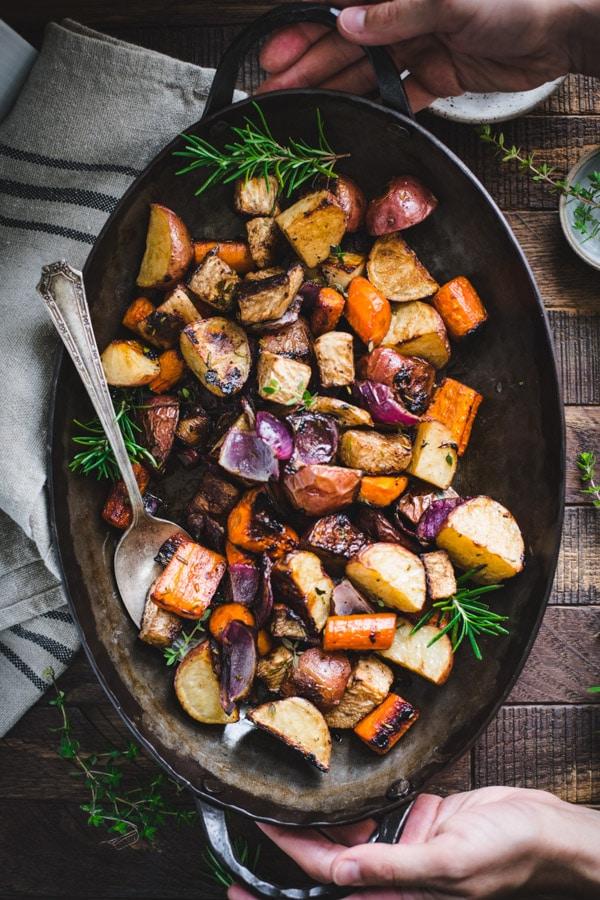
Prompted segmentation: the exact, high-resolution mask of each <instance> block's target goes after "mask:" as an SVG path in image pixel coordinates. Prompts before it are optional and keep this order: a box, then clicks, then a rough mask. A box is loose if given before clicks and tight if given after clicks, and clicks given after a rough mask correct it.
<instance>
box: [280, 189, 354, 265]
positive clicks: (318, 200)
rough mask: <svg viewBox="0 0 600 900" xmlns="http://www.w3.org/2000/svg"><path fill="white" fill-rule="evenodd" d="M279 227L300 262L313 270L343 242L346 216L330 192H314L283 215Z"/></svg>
mask: <svg viewBox="0 0 600 900" xmlns="http://www.w3.org/2000/svg"><path fill="white" fill-rule="evenodd" d="M277 224H278V225H279V227H280V229H281V230H282V231H283V233H284V235H285V236H286V238H287V239H288V241H289V242H290V244H291V245H292V247H293V248H294V250H295V251H296V253H297V254H298V256H299V257H300V259H301V260H302V261H303V262H304V263H305V264H306V265H307V266H308V267H309V268H313V266H317V265H318V264H319V263H321V262H323V260H325V259H327V257H328V256H329V251H330V250H331V248H332V247H335V246H336V245H337V244H339V243H340V241H341V239H342V238H343V236H344V232H345V231H346V216H345V213H344V211H343V209H342V208H341V206H340V205H339V203H338V202H337V200H336V199H335V197H334V195H333V194H332V193H331V192H330V191H315V193H313V194H307V195H306V197H302V199H301V200H298V202H297V203H294V204H293V205H292V206H290V207H288V209H286V210H284V212H282V213H280V214H279V215H278V216H277Z"/></svg>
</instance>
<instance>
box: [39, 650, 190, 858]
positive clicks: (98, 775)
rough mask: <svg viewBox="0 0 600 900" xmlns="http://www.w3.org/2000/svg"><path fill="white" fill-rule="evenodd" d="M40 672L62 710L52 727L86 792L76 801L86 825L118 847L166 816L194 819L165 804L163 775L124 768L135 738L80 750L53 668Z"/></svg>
mask: <svg viewBox="0 0 600 900" xmlns="http://www.w3.org/2000/svg"><path fill="white" fill-rule="evenodd" d="M43 675H44V677H45V678H47V679H48V680H49V681H51V682H52V685H53V686H54V690H55V697H54V699H53V700H51V701H50V705H51V706H55V707H56V708H57V710H58V711H59V713H60V715H61V724H60V725H59V727H58V728H53V729H52V730H53V731H56V732H58V734H59V736H60V740H59V746H58V753H59V755H60V756H61V757H62V758H63V759H66V760H69V761H70V762H71V763H72V764H73V766H74V767H75V769H76V770H77V771H76V774H77V775H78V776H79V777H81V778H83V782H84V785H85V787H86V788H87V789H88V790H89V793H90V798H89V800H88V802H87V803H82V804H81V806H80V808H81V809H82V810H83V811H84V812H86V813H87V815H88V819H87V822H88V825H91V826H93V827H94V828H100V827H102V828H105V829H106V831H108V833H109V834H111V835H113V837H112V839H111V840H110V841H109V843H111V844H112V846H114V847H118V848H122V847H124V846H128V845H131V844H134V843H135V842H136V841H138V840H146V841H149V842H150V843H152V842H153V841H154V840H155V838H156V836H157V833H158V830H159V828H160V827H161V826H162V825H164V824H165V823H166V821H167V819H170V820H171V821H173V822H175V823H176V824H178V825H181V824H191V823H192V822H194V821H195V820H196V813H195V812H194V811H191V810H190V811H188V810H180V809H174V808H173V807H171V806H169V803H168V801H167V798H166V797H165V794H164V787H165V786H167V785H168V784H169V780H168V779H166V778H165V776H164V775H162V774H158V775H155V776H154V777H152V778H151V779H150V781H149V782H147V783H144V782H142V781H141V780H140V779H138V778H137V777H135V776H131V773H130V772H129V770H128V771H127V772H126V771H125V768H124V767H125V765H126V764H127V763H130V762H133V761H134V760H135V759H136V758H137V757H138V755H139V752H140V751H139V747H138V746H137V745H136V744H134V743H132V742H130V743H129V744H128V745H127V747H126V748H125V749H124V750H119V749H117V748H115V747H113V748H111V749H110V750H107V751H105V752H103V753H84V752H83V751H82V750H81V745H80V742H79V741H78V740H77V738H75V737H74V735H73V726H72V723H71V720H70V718H69V714H68V712H67V708H66V702H65V693H64V691H61V690H59V688H58V686H57V684H56V680H55V676H54V671H53V669H51V668H48V669H46V670H45V671H44V673H43ZM126 775H127V776H128V777H129V778H130V779H131V778H132V777H133V785H132V786H127V787H126V786H125V776H126ZM171 784H172V785H173V787H174V788H175V789H176V790H177V791H180V790H181V788H180V787H179V785H176V784H175V783H174V782H171Z"/></svg>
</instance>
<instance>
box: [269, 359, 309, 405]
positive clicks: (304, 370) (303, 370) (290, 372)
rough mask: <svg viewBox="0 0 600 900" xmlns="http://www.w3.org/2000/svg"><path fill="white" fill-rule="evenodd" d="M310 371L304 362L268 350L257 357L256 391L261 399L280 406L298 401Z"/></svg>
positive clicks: (304, 389)
mask: <svg viewBox="0 0 600 900" xmlns="http://www.w3.org/2000/svg"><path fill="white" fill-rule="evenodd" d="M311 376H312V371H311V368H310V366H308V365H306V363H302V362H298V361H297V360H295V359H287V358H286V357H285V356H278V355H277V354H276V353H271V352H270V351H268V350H265V351H263V352H262V353H261V354H260V356H259V357H258V371H257V377H258V393H259V394H260V396H261V397H262V398H263V400H271V402H272V403H279V404H281V405H282V406H293V405H294V404H295V403H300V402H301V400H302V398H303V396H304V392H305V391H306V389H307V388H308V383H309V381H310V379H311Z"/></svg>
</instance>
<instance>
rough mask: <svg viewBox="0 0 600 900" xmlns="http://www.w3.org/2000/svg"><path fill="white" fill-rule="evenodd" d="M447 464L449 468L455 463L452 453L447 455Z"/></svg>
mask: <svg viewBox="0 0 600 900" xmlns="http://www.w3.org/2000/svg"><path fill="white" fill-rule="evenodd" d="M446 462H447V463H448V465H449V466H451V465H452V463H453V462H454V460H453V459H452V455H451V454H450V453H447V454H446Z"/></svg>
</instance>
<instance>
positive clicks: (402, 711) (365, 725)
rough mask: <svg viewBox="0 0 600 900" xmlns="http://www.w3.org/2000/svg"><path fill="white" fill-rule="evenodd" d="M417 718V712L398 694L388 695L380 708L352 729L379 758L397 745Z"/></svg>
mask: <svg viewBox="0 0 600 900" xmlns="http://www.w3.org/2000/svg"><path fill="white" fill-rule="evenodd" d="M418 718H419V710H418V709H416V708H415V707H414V706H413V705H412V703H409V702H408V700H404V699H403V698H402V697H400V696H399V695H398V694H388V696H387V697H386V698H385V700H384V701H383V703H382V704H381V706H378V707H377V708H376V709H374V710H373V712H371V713H369V715H368V716H365V718H364V719H361V721H360V722H359V723H358V725H356V726H355V727H354V733H355V734H356V735H357V736H358V737H359V738H360V739H361V741H364V743H365V744H366V745H367V747H369V748H370V749H371V750H374V751H375V753H378V754H379V756H383V755H384V753H387V752H388V750H391V749H392V747H393V746H394V744H397V743H398V741H399V740H400V738H401V737H402V735H403V734H406V732H407V731H408V729H409V728H410V727H411V725H414V724H415V722H416V721H417V719H418Z"/></svg>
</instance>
